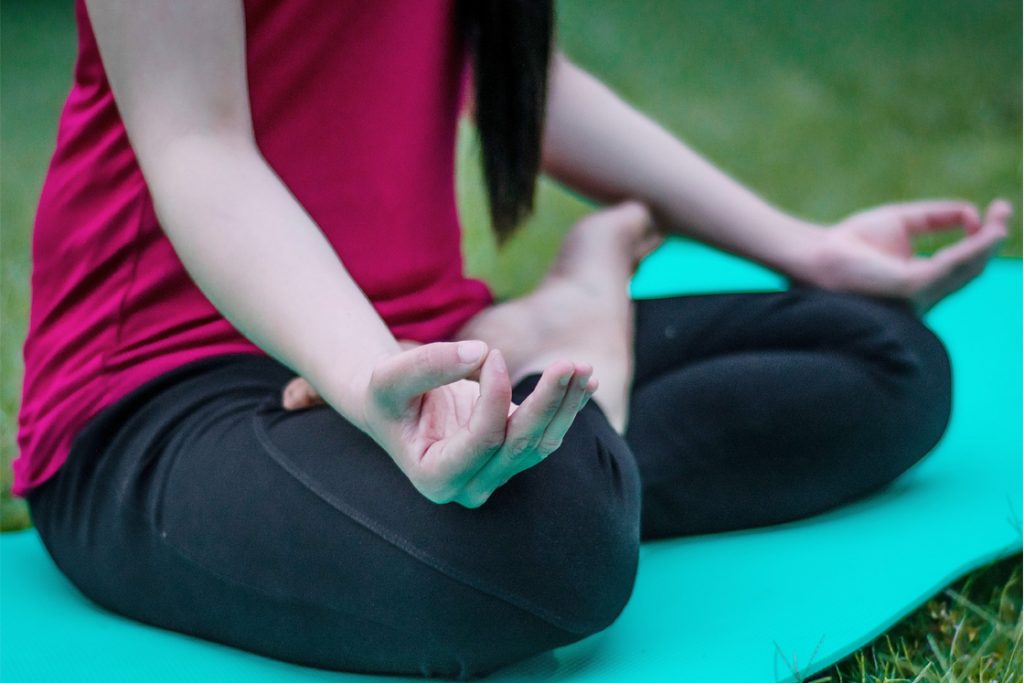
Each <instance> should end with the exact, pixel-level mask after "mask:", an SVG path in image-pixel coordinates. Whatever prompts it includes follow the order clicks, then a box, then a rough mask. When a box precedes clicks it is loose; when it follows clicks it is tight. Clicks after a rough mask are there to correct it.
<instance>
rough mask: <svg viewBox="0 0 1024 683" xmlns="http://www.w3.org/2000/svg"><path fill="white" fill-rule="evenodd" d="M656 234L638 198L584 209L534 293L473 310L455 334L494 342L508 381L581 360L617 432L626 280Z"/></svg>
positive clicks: (627, 370)
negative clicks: (554, 364)
mask: <svg viewBox="0 0 1024 683" xmlns="http://www.w3.org/2000/svg"><path fill="white" fill-rule="evenodd" d="M661 240H662V237H661V236H660V235H659V234H658V233H657V231H656V230H655V228H654V226H653V225H652V223H651V216H650V213H649V212H648V210H647V208H646V207H644V206H643V205H642V204H640V203H638V202H634V201H629V202H624V203H622V204H618V205H616V206H613V207H611V208H608V209H604V210H602V211H598V212H596V213H593V214H590V215H589V216H587V217H585V218H584V219H583V220H581V221H580V222H579V223H577V224H576V225H575V226H574V227H573V228H572V230H571V231H570V232H569V234H568V236H567V237H566V239H565V241H564V242H563V244H562V248H561V251H560V252H559V254H558V257H557V259H556V261H555V264H554V265H553V266H552V268H551V270H550V271H549V272H548V274H547V275H546V276H545V278H544V280H543V281H542V282H541V284H540V285H539V286H538V287H537V288H536V289H535V290H534V291H532V292H530V293H529V294H527V295H525V296H523V297H521V298H518V299H513V300H511V301H508V302H505V303H501V304H498V305H496V306H492V307H490V308H487V309H485V310H483V311H481V312H480V313H479V314H478V315H476V316H475V317H473V318H472V319H471V320H470V321H469V322H467V323H466V324H465V325H464V326H463V327H462V329H460V330H459V331H458V332H457V333H456V336H455V339H456V340H459V339H482V340H483V341H485V342H487V343H488V344H489V345H491V346H494V347H497V348H500V349H501V351H502V354H503V355H504V356H505V359H506V361H507V363H508V367H509V372H510V374H511V378H512V383H513V384H515V383H516V382H518V381H519V380H520V379H522V378H523V377H525V376H526V375H529V374H533V373H540V372H542V371H543V369H544V368H545V367H547V365H549V364H550V363H552V362H554V361H558V360H572V361H577V362H578V361H582V362H585V363H589V364H590V365H592V366H593V367H594V377H596V378H598V379H599V380H600V385H599V387H598V389H597V393H596V394H595V395H594V400H595V401H597V402H598V404H599V405H600V406H601V409H602V410H603V411H604V412H605V414H606V415H607V416H608V420H609V422H611V424H612V426H613V427H614V428H615V429H616V430H617V431H618V432H619V433H620V434H621V433H624V432H625V429H626V417H627V415H628V408H629V392H630V388H631V385H632V382H633V305H632V302H631V300H630V298H629V280H630V278H631V277H632V275H633V273H634V272H635V271H636V267H637V265H638V264H639V262H640V261H641V260H642V259H643V257H644V256H646V255H647V254H648V253H650V252H651V251H652V250H653V249H654V248H656V247H657V246H658V245H659V244H660V243H661Z"/></svg>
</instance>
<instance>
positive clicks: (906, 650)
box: [0, 0, 1021, 683]
mask: <svg viewBox="0 0 1024 683" xmlns="http://www.w3.org/2000/svg"><path fill="white" fill-rule="evenodd" d="M71 6H72V3H71V2H70V1H69V0H68V1H60V2H58V1H56V0H6V1H5V2H4V3H3V4H2V5H0V13H2V14H0V147H2V154H0V199H2V201H0V224H2V230H0V263H2V274H0V277H2V280H0V319H2V320H3V325H2V326H0V516H2V519H0V523H2V527H3V529H14V528H21V527H23V526H25V525H26V524H27V523H28V517H27V514H26V512H25V508H24V505H23V502H22V501H20V500H17V499H12V498H11V496H10V494H9V486H10V465H9V464H10V461H11V460H12V459H13V457H14V455H15V452H16V447H15V442H14V433H15V428H16V422H15V418H16V415H17V407H18V401H19V398H20V387H21V378H22V366H21V355H20V349H21V343H22V341H23V339H24V334H25V329H26V324H27V319H28V306H29V275H30V240H31V224H32V216H33V214H34V210H35V202H36V200H37V198H38V194H39V189H40V187H41V183H42V178H43V175H44V173H45V169H46V164H47V162H48V159H49V155H50V153H51V151H52V146H53V142H54V137H55V133H56V120H57V117H58V115H59V113H60V107H61V104H62V102H63V98H64V96H65V95H66V92H67V89H68V87H69V86H70V82H71V81H70V78H71V67H72V63H73V59H74V55H75V36H74V22H73V16H72V12H71ZM1020 26H1021V7H1020V4H1019V3H1018V2H1014V1H1011V0H993V1H988V2H971V1H969V0H961V1H960V2H954V1H952V0H935V1H932V2H909V1H907V0H903V1H892V0H888V1H887V0H870V1H867V0H865V1H863V2H852V1H850V2H829V3H825V2H806V1H801V0H776V1H774V2H759V1H757V0H730V1H729V2H721V0H687V2H678V1H676V0H659V1H651V0H644V1H630V2H621V1H619V2H600V3H599V2H595V1H592V0H562V2H560V4H559V32H560V43H561V45H562V47H563V49H564V50H565V51H566V52H567V53H568V54H569V55H570V57H572V58H573V59H575V60H576V61H577V62H578V63H580V64H581V65H582V66H584V67H586V68H588V69H590V70H592V71H593V72H595V73H596V74H597V75H598V76H600V77H601V78H602V79H604V80H605V81H606V82H607V83H608V84H609V85H611V86H612V87H613V88H614V89H615V90H617V91H618V92H619V93H621V94H622V95H623V96H625V97H626V98H627V99H629V100H630V101H631V102H633V103H634V104H636V105H637V106H638V107H640V108H641V109H642V110H644V111H646V112H648V113H649V114H651V115H652V116H654V117H655V118H656V119H657V120H659V121H661V122H662V123H663V124H664V125H665V126H666V127H668V128H669V129H670V130H673V131H675V132H676V133H677V134H680V135H682V136H683V137H684V138H685V139H686V140H687V141H688V142H689V143H690V144H691V145H692V146H693V147H695V148H696V149H697V150H698V151H700V152H702V153H703V154H705V155H706V156H708V157H710V158H711V159H714V160H715V161H716V162H717V163H719V164H720V165H721V166H722V167H724V168H725V169H726V170H728V171H729V172H731V173H732V174H734V175H735V176H736V177H738V178H740V179H741V180H743V181H744V182H746V183H748V184H750V185H751V186H753V187H754V188H756V189H757V190H758V191H760V192H761V193H762V194H763V195H764V196H766V197H767V198H768V199H769V200H771V201H772V202H774V203H776V204H777V205H779V206H781V207H783V208H785V209H787V210H789V211H792V212H794V213H796V214H798V215H801V216H804V217H806V218H809V219H813V220H817V221H822V222H830V221H835V220H837V219H839V218H840V217H842V216H843V215H845V214H847V213H849V212H852V211H855V210H857V209H860V208H864V207H867V206H870V205H875V204H880V203H885V202H890V201H899V200H905V199H912V198H921V197H936V196H953V197H962V198H966V199H969V200H972V201H975V202H978V203H984V202H987V201H988V200H989V199H991V198H992V197H994V196H1004V197H1008V198H1009V199H1011V200H1012V201H1013V202H1014V204H1015V206H1016V207H1017V208H1018V211H1019V210H1020V207H1021V156H1020V150H1021V127H1020V121H1021V33H1020ZM465 133H466V134H465V135H463V138H462V140H461V142H460V149H459V159H460V169H461V171H460V175H459V196H460V206H461V209H462V214H463V218H464V223H465V227H466V238H465V251H466V263H467V269H468V270H469V272H470V273H471V274H473V275H477V276H481V277H484V278H486V279H487V280H488V281H489V282H490V283H491V284H492V287H493V288H494V290H495V291H496V292H497V293H498V294H499V295H502V296H511V295H515V294H519V293H522V292H524V291H526V290H528V289H529V288H530V287H532V286H533V285H534V284H535V283H536V282H537V281H538V280H539V279H540V277H541V275H542V274H543V273H544V271H545V270H546V269H547V267H548V265H549V263H550V261H551V259H552V258H553V257H554V253H555V250H556V248H557V245H558V242H559V240H560V237H561V235H562V234H564V232H565V231H566V230H567V229H568V227H569V226H570V225H571V224H572V222H573V221H575V220H576V219H577V218H578V217H579V216H581V215H582V214H583V213H584V212H585V211H586V210H587V209H588V206H587V205H586V204H585V203H583V202H581V201H579V200H578V199H576V198H574V197H572V196H571V195H570V194H568V193H566V192H564V191H562V190H560V189H559V188H558V187H556V186H555V185H553V184H551V183H547V182H544V183H542V187H541V192H540V198H539V201H538V210H537V212H536V215H535V217H534V218H533V219H532V220H531V221H530V222H529V223H528V224H527V225H526V226H525V227H524V228H523V229H522V230H521V231H520V233H519V234H517V236H516V237H515V238H514V239H513V240H512V241H511V242H510V243H509V244H508V245H507V247H506V248H505V249H504V250H502V251H501V252H498V250H497V249H496V248H495V246H494V242H493V240H492V239H491V236H490V234H489V232H488V228H487V226H486V221H485V210H484V202H483V198H482V194H481V190H480V181H479V174H478V173H477V171H476V168H475V166H474V164H473V159H474V157H473V152H474V142H473V140H472V136H471V134H470V131H468V130H467V131H465ZM680 180H681V182H684V181H685V179H680ZM946 241H948V238H942V237H939V238H934V239H929V240H924V241H922V242H920V243H919V247H920V248H921V249H922V250H923V251H926V252H928V251H933V250H934V249H936V248H939V247H941V246H942V245H943V244H944V243H945V242H946ZM1002 253H1003V255H1005V256H1012V257H1019V256H1020V253H1021V230H1020V221H1019V218H1017V217H1015V218H1014V220H1013V223H1012V225H1011V237H1010V239H1009V240H1008V241H1007V242H1006V244H1005V245H1004V247H1003V252H1002ZM1019 565H1020V557H1016V558H1011V559H1010V560H1007V561H1004V562H1001V563H998V564H996V565H995V566H993V567H990V568H988V569H986V570H983V571H980V572H976V573H974V574H972V575H971V576H970V577H968V578H967V579H965V580H964V581H961V582H959V583H958V584H957V585H956V586H954V587H952V588H951V589H950V590H949V591H947V592H945V593H943V594H941V595H939V596H936V597H935V598H934V599H933V600H932V601H930V602H929V603H928V604H927V605H926V606H924V607H923V608H922V609H920V610H918V611H917V612H915V613H914V614H912V615H910V616H909V617H907V619H905V620H904V621H902V622H901V623H900V624H899V625H897V626H896V627H894V628H893V629H891V630H890V631H889V632H888V633H887V634H886V635H885V636H884V637H883V638H881V639H880V640H879V641H877V642H876V643H874V644H873V645H872V646H869V647H867V648H865V649H864V650H862V651H860V652H858V653H857V654H855V655H853V656H851V657H850V658H849V659H847V660H845V661H844V662H843V663H841V664H840V666H839V667H837V668H835V669H833V670H831V671H830V672H829V674H828V677H827V678H821V677H819V678H817V679H814V680H818V681H825V680H831V681H837V682H838V681H863V682H871V683H875V682H881V681H925V682H931V681H943V682H953V681H978V682H979V683H980V681H996V680H998V681H1003V682H1005V681H1011V680H1020V673H1019V672H1020V666H1021V626H1020V614H1021V610H1020V580H1019V579H1020V577H1019V573H1018V572H1017V571H1016V568H1017V567H1018V566H1019ZM951 591H952V592H951ZM960 596H962V597H963V599H961V597H960Z"/></svg>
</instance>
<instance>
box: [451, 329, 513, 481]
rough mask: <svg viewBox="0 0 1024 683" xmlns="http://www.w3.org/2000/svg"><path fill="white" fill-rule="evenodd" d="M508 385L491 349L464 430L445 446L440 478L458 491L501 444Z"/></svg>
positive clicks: (501, 361) (502, 366)
mask: <svg viewBox="0 0 1024 683" xmlns="http://www.w3.org/2000/svg"><path fill="white" fill-rule="evenodd" d="M511 402H512V384H511V381H510V379H509V376H508V368H507V367H506V365H505V359H504V357H503V356H502V355H501V351H499V350H498V349H493V350H492V351H491V352H490V353H489V354H488V356H487V359H486V360H485V361H484V364H483V366H482V367H481V368H480V397H479V398H478V399H477V401H476V404H475V405H474V406H473V413H472V414H471V415H470V418H469V422H468V424H467V426H466V428H465V429H463V430H462V431H460V432H459V433H458V434H456V435H455V436H453V437H452V438H451V439H450V440H449V441H448V443H447V444H446V445H445V448H444V451H443V453H442V457H443V458H444V459H445V461H446V462H444V463H443V465H442V467H443V470H442V472H443V475H444V476H445V478H446V479H447V481H448V482H449V483H450V485H451V487H452V488H455V489H461V488H463V487H465V485H466V483H467V482H468V481H469V480H470V479H472V478H473V477H474V476H475V475H476V474H477V472H479V471H480V469H481V468H482V467H484V466H485V465H486V464H487V462H488V461H489V460H491V458H492V456H493V455H494V454H495V453H497V451H498V449H500V448H501V445H502V444H503V443H504V441H505V427H506V424H507V417H508V409H509V405H510V404H511Z"/></svg>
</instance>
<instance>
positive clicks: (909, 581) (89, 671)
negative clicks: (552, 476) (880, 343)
mask: <svg viewBox="0 0 1024 683" xmlns="http://www.w3.org/2000/svg"><path fill="white" fill-rule="evenodd" d="M782 286H784V283H783V282H782V280H781V279H780V278H778V277H777V276H775V275H773V274H772V273H769V272H767V271H765V270H762V269H760V268H757V267H755V266H753V265H751V264H749V263H747V262H745V261H742V260H740V259H736V258H734V257H731V256H728V255H725V254H722V253H720V252H717V251H713V250H711V249H708V248H706V247H703V246H701V245H697V244H694V243H688V242H683V241H673V242H670V243H668V244H666V245H665V246H663V247H662V248H661V249H660V250H659V251H658V252H656V253H655V254H653V255H652V256H651V257H650V258H649V259H648V260H647V261H645V262H644V264H643V266H642V268H641V270H640V271H639V272H638V273H637V276H636V279H635V280H634V283H633V293H634V295H635V296H637V297H651V296H660V295H664V294H669V293H675V292H710V291H742V290H759V289H778V288H781V287H782ZM926 320H927V322H928V323H929V324H930V325H931V326H932V327H933V328H934V329H935V330H936V331H937V332H938V333H939V334H940V336H942V338H943V339H945V340H946V342H947V344H948V346H949V347H950V351H951V354H952V356H953V365H954V406H953V420H952V423H951V425H950V428H949V431H948V432H947V434H946V435H945V437H944V438H943V440H942V442H941V443H940V444H939V445H938V446H937V447H936V449H935V450H934V451H933V452H932V453H931V454H930V455H929V456H928V457H927V458H926V459H925V460H924V461H922V462H921V463H920V464H918V465H917V466H915V467H914V468H912V469H911V470H910V471H909V472H907V473H906V474H905V475H904V476H902V477H901V478H900V479H898V480H897V481H896V482H894V483H893V485H891V486H889V487H888V488H887V489H886V490H884V491H882V492H880V493H879V494H877V495H874V496H872V497H871V498H869V499H866V500H863V501H860V502H858V503H855V504H853V505H850V506H847V507H845V508H842V509H840V510H836V511H833V512H830V513H828V514H824V515H820V516H817V517H814V518H812V519H807V520H804V521H801V522H797V523H791V524H785V525H780V526H776V527H772V528H766V529H759V530H754V531H745V532H733V533H727V534H719V535H713V536H702V537H694V538H684V539H674V540H667V541H659V542H656V543H649V544H646V545H644V546H643V548H642V549H641V558H640V573H639V576H638V578H637V582H636V587H635V590H634V593H633V596H632V599H631V600H630V602H629V604H628V605H627V607H626V609H625V611H624V612H623V613H622V615H621V617H620V618H619V619H618V621H616V622H615V624H613V625H612V626H611V627H610V628H609V629H607V630H606V631H604V632H602V633H600V634H597V635H595V636H593V637H591V638H588V639H586V640H584V641H581V642H579V643H576V644H574V645H572V646H569V647H565V648H561V649H559V650H555V651H554V652H551V653H546V654H544V655H541V656H538V657H535V658H533V659H531V660H528V661H526V662H522V663H520V664H517V665H515V666H513V667H510V668H508V669H505V670H504V671H502V672H500V673H499V674H496V675H494V676H493V677H492V680H496V681H515V680H527V679H544V680H552V681H574V682H576V681H578V682H580V683H582V682H584V681H586V682H597V681H603V682H611V681H623V680H637V681H673V682H674V683H677V682H679V681H722V680H727V681H735V682H738V683H744V682H750V683H775V682H779V681H795V680H799V679H800V678H801V677H802V676H806V675H808V674H811V673H813V672H814V671H816V670H820V669H822V668H824V667H826V666H827V665H829V664H831V663H833V662H835V661H838V660H839V659H841V658H842V657H844V656H846V655H848V654H849V653H851V652H853V651H854V650H856V649H857V648H859V647H860V646H862V645H863V644H865V643H867V642H868V641H870V640H871V639H872V638H874V637H875V636H877V635H879V634H881V633H883V632H884V631H885V630H886V629H888V628H889V627H890V626H891V625H892V624H893V623H895V622H896V621H898V620H899V619H900V618H901V617H902V616H904V615H905V614H906V613H908V612H910V611H911V610H912V609H914V608H915V607H917V606H918V605H920V604H921V603H923V602H924V601H925V599H926V598H928V597H929V596H931V595H933V594H934V593H936V592H938V591H939V590H941V589H942V588H943V587H944V586H945V585H947V584H948V583H951V582H952V581H954V580H955V579H956V578H958V577H960V576H961V575H963V574H965V573H967V572H968V571H970V570H971V569H973V568H975V567H978V566H980V565H982V564H984V563H986V562H988V561H990V560H993V559H995V558H998V557H1001V556H1005V555H1009V554H1012V553H1014V552H1015V551H1017V550H1019V549H1020V547H1021V264H1020V262H1019V261H1016V260H1013V261H1011V260H1002V259H1000V260H996V261H995V262H993V263H992V264H990V265H989V267H988V269H987V270H986V271H985V273H984V275H983V276H982V277H981V278H980V279H979V280H976V281H975V282H973V283H972V284H970V285H969V286H968V287H967V288H965V289H963V290H961V291H960V292H957V293H956V294H954V295H952V296H950V297H949V298H947V299H946V300H944V301H943V302H942V303H941V304H939V306H937V307H936V308H934V309H933V310H932V311H931V312H930V313H929V314H928V316H927V318H926ZM0 554H2V563H0V629H2V643H0V648H2V649H0V678H2V679H3V681H4V682H5V683H16V682H20V681H33V682H38V683H45V682H49V681H54V682H56V681H61V682H64V681H79V682H83V683H84V682H89V681H96V682H99V681H103V682H104V683H112V682H120V681H132V682H135V681H150V682H154V683H160V682H163V681H168V682H170V681H175V682H176V681H181V680H187V681H193V682H206V681H211V682H212V681H216V682H218V683H219V682H222V681H235V680H245V681H247V682H249V683H260V682H261V681H267V682H269V681H274V682H276V683H291V682H299V681H314V680H315V681H347V682H349V683H355V682H356V681H360V682H362V683H381V681H387V680H406V679H390V678H381V677H368V676H357V675H351V674H337V673H331V672H325V671H319V670H314V669H307V668H302V667H297V666H292V665H288V664H284V663H281V662H277V661H274V660H270V659H265V658H263V657H259V656H256V655H252V654H248V653H245V652H241V651H237V650H233V649H231V648H228V647H224V646H220V645H216V644H211V643H208V642H205V641H202V640H199V639H196V638H192V637H189V636H185V635H181V634H177V633H171V632H166V631H162V630H159V629H155V628H151V627H148V626H143V625H139V624H136V623H133V622H131V621H129V620H126V619H123V618H121V617H118V616H116V615H113V614H110V613H108V612H105V611H103V610H102V609H100V608H98V607H96V606H94V605H93V604H92V603H90V602H89V601H87V600H86V599H85V598H83V597H82V596H81V595H79V594H78V593H77V591H76V590H75V589H74V588H73V587H72V586H71V585H70V584H69V583H68V582H67V581H66V580H65V579H64V578H63V577H62V576H61V575H60V574H59V573H58V572H57V570H56V569H55V568H54V566H53V564H52V563H51V561H50V559H49V557H48V556H47V555H46V553H45V550H44V549H43V547H42V545H41V544H40V542H39V538H38V536H36V535H35V533H34V532H32V531H25V532H18V533H12V534H4V535H3V536H2V537H0ZM197 609H202V606H197Z"/></svg>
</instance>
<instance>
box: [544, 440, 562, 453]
mask: <svg viewBox="0 0 1024 683" xmlns="http://www.w3.org/2000/svg"><path fill="white" fill-rule="evenodd" d="M561 447H562V437H557V438H552V437H547V438H544V439H541V442H540V445H539V450H540V452H541V453H542V454H545V455H546V454H548V453H553V452H555V451H557V450H558V449H559V448H561Z"/></svg>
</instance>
